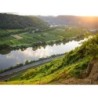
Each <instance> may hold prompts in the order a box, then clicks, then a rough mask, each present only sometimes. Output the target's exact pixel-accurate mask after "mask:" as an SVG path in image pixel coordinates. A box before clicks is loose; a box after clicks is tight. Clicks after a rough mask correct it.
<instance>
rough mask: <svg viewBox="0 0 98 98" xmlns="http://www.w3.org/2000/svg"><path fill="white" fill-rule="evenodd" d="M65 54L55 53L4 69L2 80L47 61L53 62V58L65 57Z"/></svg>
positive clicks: (1, 74) (0, 77)
mask: <svg viewBox="0 0 98 98" xmlns="http://www.w3.org/2000/svg"><path fill="white" fill-rule="evenodd" d="M63 55H64V54H61V55H55V56H51V57H48V58H43V59H40V60H38V61H31V62H29V63H28V64H26V65H22V66H15V67H12V68H9V69H6V70H3V71H1V72H0V81H4V80H8V79H9V78H11V77H13V76H15V75H17V74H18V73H19V72H22V71H25V70H27V69H29V68H35V67H38V66H39V65H42V64H44V63H47V62H51V61H52V60H53V59H56V58H60V57H63Z"/></svg>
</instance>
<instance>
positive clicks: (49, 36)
mask: <svg viewBox="0 0 98 98" xmlns="http://www.w3.org/2000/svg"><path fill="white" fill-rule="evenodd" d="M87 33H88V30H86V29H83V28H77V27H58V28H49V29H47V30H44V31H39V32H35V31H34V30H31V29H11V30H9V29H8V30H0V47H1V48H5V47H15V48H17V47H20V48H21V47H29V46H35V45H42V44H51V43H55V42H59V41H63V40H64V41H69V40H72V39H76V38H77V39H79V38H83V37H84V35H86V34H87Z"/></svg>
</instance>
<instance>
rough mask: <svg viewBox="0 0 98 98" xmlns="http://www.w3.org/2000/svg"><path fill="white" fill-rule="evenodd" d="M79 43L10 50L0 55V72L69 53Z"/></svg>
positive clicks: (72, 42)
mask: <svg viewBox="0 0 98 98" xmlns="http://www.w3.org/2000/svg"><path fill="white" fill-rule="evenodd" d="M85 40H87V39H84V40H81V41H75V40H72V41H69V42H67V43H63V42H62V43H60V44H53V45H46V46H45V47H43V46H40V47H38V48H37V49H36V50H35V49H34V48H33V47H28V48H26V49H24V50H22V49H18V50H11V51H10V52H9V53H5V54H0V70H4V69H7V68H9V67H12V66H16V65H17V64H21V63H22V64H25V62H26V61H36V60H39V59H40V58H47V57H50V56H52V55H59V54H64V53H66V52H69V51H71V50H73V49H75V48H76V47H78V46H80V45H81V42H83V41H85Z"/></svg>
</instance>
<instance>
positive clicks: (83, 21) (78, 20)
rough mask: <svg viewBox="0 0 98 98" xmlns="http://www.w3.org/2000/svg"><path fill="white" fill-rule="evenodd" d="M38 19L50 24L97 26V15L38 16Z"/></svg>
mask: <svg viewBox="0 0 98 98" xmlns="http://www.w3.org/2000/svg"><path fill="white" fill-rule="evenodd" d="M39 18H40V19H42V20H44V21H46V22H48V23H49V24H50V25H58V26H60V25H70V26H79V27H85V28H95V29H96V28H98V17H97V16H70V15H60V16H56V17H54V16H39Z"/></svg>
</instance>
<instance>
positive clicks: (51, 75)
mask: <svg viewBox="0 0 98 98" xmlns="http://www.w3.org/2000/svg"><path fill="white" fill-rule="evenodd" d="M95 58H98V35H95V36H94V37H93V38H91V39H89V40H88V41H86V42H84V43H83V45H82V46H80V47H78V48H76V49H75V50H73V51H71V52H69V53H67V54H66V55H65V56H64V57H62V58H59V59H55V60H53V61H52V62H50V63H46V64H44V65H41V66H40V67H37V68H34V69H33V68H32V69H28V70H27V71H25V72H23V73H21V74H19V75H18V76H16V77H14V78H12V79H11V80H9V81H8V82H7V83H8V84H48V83H50V84H51V83H62V82H60V81H59V80H66V79H69V78H76V79H80V78H82V75H83V74H84V73H85V70H86V69H87V67H88V65H89V63H90V62H91V61H92V60H93V59H95ZM84 75H85V74H84Z"/></svg>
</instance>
